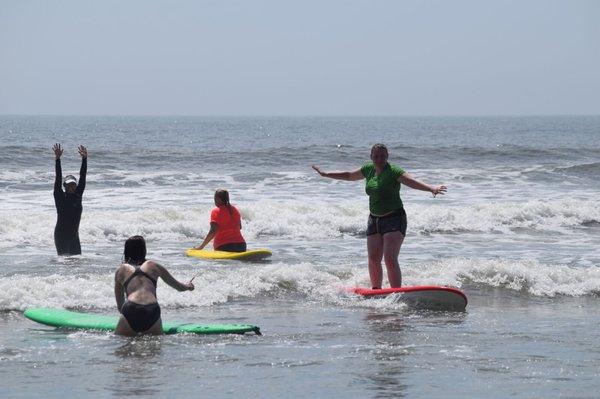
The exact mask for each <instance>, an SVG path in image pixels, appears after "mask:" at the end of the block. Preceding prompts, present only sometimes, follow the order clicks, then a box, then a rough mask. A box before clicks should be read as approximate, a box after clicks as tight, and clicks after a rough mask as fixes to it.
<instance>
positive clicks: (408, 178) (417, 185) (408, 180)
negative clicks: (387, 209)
mask: <svg viewBox="0 0 600 399" xmlns="http://www.w3.org/2000/svg"><path fill="white" fill-rule="evenodd" d="M398 181H399V182H400V183H402V184H404V185H405V186H408V187H410V188H414V189H415V190H421V191H429V192H430V193H431V194H433V196H434V197H435V196H436V195H438V194H441V195H444V193H445V192H446V186H435V187H434V186H430V185H428V184H425V183H423V182H420V181H418V180H417V179H415V178H414V177H412V175H411V174H410V173H408V172H404V173H403V174H402V175H400V177H398Z"/></svg>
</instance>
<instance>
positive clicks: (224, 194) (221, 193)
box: [215, 188, 233, 215]
mask: <svg viewBox="0 0 600 399" xmlns="http://www.w3.org/2000/svg"><path fill="white" fill-rule="evenodd" d="M215 197H217V198H218V199H220V200H221V202H222V203H223V204H225V206H227V209H228V210H229V214H230V215H233V207H232V206H231V204H230V203H229V191H227V190H224V189H222V188H220V189H218V190H217V191H215Z"/></svg>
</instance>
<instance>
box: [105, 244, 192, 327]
mask: <svg viewBox="0 0 600 399" xmlns="http://www.w3.org/2000/svg"><path fill="white" fill-rule="evenodd" d="M123 257H124V262H123V264H121V266H119V268H118V269H117V271H116V273H115V298H116V299H117V308H118V309H119V312H121V318H120V319H119V323H118V324H117V329H116V331H115V332H116V333H117V334H119V335H128V336H133V335H138V334H152V335H161V334H162V333H163V329H162V320H161V318H160V306H159V305H158V301H157V299H156V282H157V280H158V278H159V277H160V278H162V279H163V281H164V282H165V283H167V284H168V285H170V286H171V287H173V288H175V289H176V290H177V291H192V290H193V289H194V284H192V280H194V279H193V278H192V279H191V280H190V281H189V282H188V283H186V284H184V283H181V282H179V281H177V280H176V279H175V278H174V277H173V276H172V275H171V273H169V272H168V271H167V269H165V268H164V267H162V266H161V265H159V264H158V263H156V262H153V261H151V260H146V241H145V240H144V237H142V236H133V237H130V238H129V239H127V241H126V242H125V251H124V252H123Z"/></svg>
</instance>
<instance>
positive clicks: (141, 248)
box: [123, 236, 146, 265]
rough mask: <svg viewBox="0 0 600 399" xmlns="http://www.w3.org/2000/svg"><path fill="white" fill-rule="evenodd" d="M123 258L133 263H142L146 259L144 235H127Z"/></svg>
mask: <svg viewBox="0 0 600 399" xmlns="http://www.w3.org/2000/svg"><path fill="white" fill-rule="evenodd" d="M123 258H124V260H125V262H126V263H132V264H135V265H139V264H142V263H144V262H145V261H146V240H144V237H142V236H133V237H129V238H128V239H127V241H125V250H124V251H123Z"/></svg>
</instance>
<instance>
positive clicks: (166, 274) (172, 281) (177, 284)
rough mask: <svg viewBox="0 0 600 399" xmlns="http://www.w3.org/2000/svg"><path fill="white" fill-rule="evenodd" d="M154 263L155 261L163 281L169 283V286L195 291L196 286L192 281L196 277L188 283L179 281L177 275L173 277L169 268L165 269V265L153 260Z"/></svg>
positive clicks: (179, 289) (178, 289)
mask: <svg viewBox="0 0 600 399" xmlns="http://www.w3.org/2000/svg"><path fill="white" fill-rule="evenodd" d="M153 263H154V266H155V267H156V268H157V269H158V272H159V273H158V275H159V277H160V278H162V279H163V281H164V282H165V283H167V284H168V285H169V286H171V287H173V288H175V289H176V290H177V291H193V290H194V288H195V287H194V284H193V283H192V281H193V280H194V278H192V279H191V280H190V281H189V282H187V283H182V282H180V281H178V280H177V279H176V278H175V277H173V276H172V275H171V273H169V271H168V270H167V269H165V268H164V267H162V266H161V265H159V264H158V263H156V262H153Z"/></svg>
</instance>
